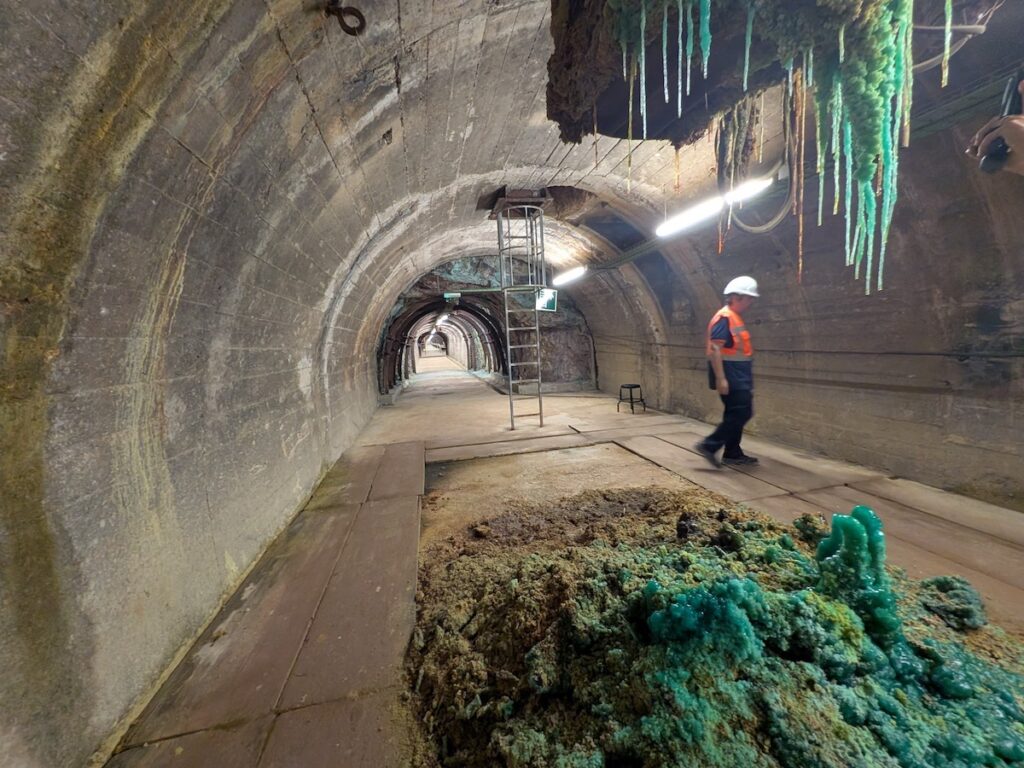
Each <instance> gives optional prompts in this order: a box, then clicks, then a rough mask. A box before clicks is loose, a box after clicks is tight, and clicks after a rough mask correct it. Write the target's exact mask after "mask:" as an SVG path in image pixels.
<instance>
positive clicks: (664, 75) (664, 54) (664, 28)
mask: <svg viewBox="0 0 1024 768" xmlns="http://www.w3.org/2000/svg"><path fill="white" fill-rule="evenodd" d="M661 82H662V85H663V86H664V90H665V103H666V104H668V101H669V96H668V0H665V2H664V3H663V4H662V6H661Z"/></svg>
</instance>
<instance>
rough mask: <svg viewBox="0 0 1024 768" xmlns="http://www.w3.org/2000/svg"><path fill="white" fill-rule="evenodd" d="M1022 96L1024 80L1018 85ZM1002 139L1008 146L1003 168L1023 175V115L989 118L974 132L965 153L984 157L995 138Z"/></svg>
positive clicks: (1023, 94)
mask: <svg viewBox="0 0 1024 768" xmlns="http://www.w3.org/2000/svg"><path fill="white" fill-rule="evenodd" d="M1018 90H1020V92H1021V95H1022V96H1024V82H1022V83H1021V84H1020V86H1018ZM1000 138H1001V139H1002V140H1003V141H1005V142H1006V144H1007V146H1009V148H1010V154H1009V155H1007V158H1006V164H1005V165H1004V166H1003V170H1005V171H1010V172H1011V173H1019V174H1021V175H1024V115H1010V116H1008V117H996V118H993V119H992V120H989V121H988V122H987V123H986V124H985V127H984V128H982V129H981V130H980V131H978V132H977V133H976V134H974V138H973V139H971V143H970V145H969V146H968V147H967V154H968V155H971V156H972V157H984V156H985V155H987V154H988V152H989V150H990V149H992V145H993V144H994V143H995V142H996V139H1000Z"/></svg>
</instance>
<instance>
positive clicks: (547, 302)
mask: <svg viewBox="0 0 1024 768" xmlns="http://www.w3.org/2000/svg"><path fill="white" fill-rule="evenodd" d="M537 309H538V310H540V311H541V312H555V311H557V309H558V291H556V290H555V289H554V288H541V289H540V290H538V291H537Z"/></svg>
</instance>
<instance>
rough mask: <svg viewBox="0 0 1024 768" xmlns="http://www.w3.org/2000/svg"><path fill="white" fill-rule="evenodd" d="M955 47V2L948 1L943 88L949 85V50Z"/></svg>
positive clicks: (944, 37)
mask: <svg viewBox="0 0 1024 768" xmlns="http://www.w3.org/2000/svg"><path fill="white" fill-rule="evenodd" d="M952 46H953V0H946V29H945V34H944V35H943V48H942V87H943V88H945V87H946V86H947V85H948V84H949V50H950V48H951V47H952Z"/></svg>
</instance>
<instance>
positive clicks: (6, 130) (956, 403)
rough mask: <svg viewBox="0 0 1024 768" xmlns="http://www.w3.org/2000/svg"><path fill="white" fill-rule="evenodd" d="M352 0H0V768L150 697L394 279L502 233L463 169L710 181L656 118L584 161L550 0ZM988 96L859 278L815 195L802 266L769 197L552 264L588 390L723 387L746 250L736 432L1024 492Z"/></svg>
mask: <svg viewBox="0 0 1024 768" xmlns="http://www.w3.org/2000/svg"><path fill="white" fill-rule="evenodd" d="M363 11H364V13H365V15H366V17H367V19H368V26H367V31H366V33H365V34H364V35H363V36H362V37H360V38H358V39H354V38H351V37H348V36H345V35H344V34H343V33H342V32H341V31H340V30H339V28H338V26H337V25H336V24H331V23H329V20H325V19H324V17H323V16H322V15H320V14H318V13H314V12H310V9H309V7H308V4H303V3H299V2H294V1H292V0H270V1H268V2H265V3H254V2H241V1H239V2H232V1H231V0H217V1H216V2H196V1H192V2H187V1H186V2H180V3H174V4H167V3H160V2H155V0H143V1H141V2H132V3H129V2H123V1H121V0H114V1H113V2H106V3H102V4H95V3H85V2H57V0H40V2H36V3H32V4H26V3H20V2H14V0H3V16H4V20H5V31H4V34H5V44H4V46H3V48H2V50H0V56H2V61H0V80H2V82H3V93H4V98H3V107H2V112H0V116H2V122H0V141H2V143H3V146H2V147H0V155H2V166H0V176H2V180H3V190H4V192H3V196H2V201H0V231H2V233H3V234H2V241H3V248H2V256H0V358H2V361H3V363H2V364H3V386H2V388H0V499H2V507H3V508H2V513H0V561H2V568H3V589H2V594H3V598H2V601H0V622H2V627H3V633H2V638H0V669H2V670H3V671H2V673H0V734H2V740H3V744H4V750H5V754H6V756H7V759H9V760H12V761H13V762H14V764H16V765H19V766H26V767H27V768H39V767H42V766H45V767H47V768H49V766H71V765H81V764H83V763H84V762H86V760H87V759H88V757H89V755H90V754H91V753H92V752H93V751H94V750H97V749H99V750H102V749H103V748H104V745H105V743H106V742H105V740H106V739H107V738H108V737H109V735H110V734H112V733H114V732H116V729H117V728H118V727H119V724H120V723H122V722H123V721H124V719H125V718H126V717H129V716H130V715H131V713H132V711H133V708H134V707H136V706H137V705H138V703H139V702H140V701H143V700H144V699H145V697H146V696H147V694H148V692H149V691H151V690H152V686H153V685H154V683H155V682H156V681H157V680H158V679H159V677H160V676H161V674H162V673H163V672H164V670H165V669H166V668H167V666H168V664H169V663H171V662H172V660H173V659H174V658H175V654H176V653H178V651H179V650H180V649H181V648H182V647H183V646H185V645H186V644H187V643H189V641H190V639H191V638H193V637H194V636H195V634H196V632H197V631H198V629H199V628H200V627H202V626H203V624H204V622H205V621H207V620H208V618H209V617H210V616H211V615H212V614H213V612H214V611H215V610H216V608H217V606H218V605H219V604H220V602H221V601H222V599H223V597H224V596H225V595H226V594H227V593H229V592H230V590H231V589H232V588H233V587H234V585H236V584H237V583H238V581H239V580H240V578H241V576H242V574H243V573H244V572H245V570H246V568H247V567H248V566H249V565H250V564H251V563H252V562H253V561H254V559H255V558H256V557H257V556H258V555H259V553H260V552H261V551H262V550H263V548H264V547H265V546H266V544H267V543H268V542H269V541H270V540H271V539H272V538H273V537H274V536H275V534H276V533H277V532H278V531H280V530H281V529H282V527H283V526H284V525H285V523H286V521H287V520H288V519H289V518H290V517H291V516H292V515H293V514H294V512H295V511H296V510H297V509H298V508H300V507H301V505H302V504H303V502H304V500H305V499H306V498H307V496H308V494H309V492H310V490H311V489H312V488H313V487H314V485H315V483H316V482H317V480H318V479H319V477H320V476H321V475H322V473H323V472H324V471H325V468H327V467H329V466H330V465H331V464H332V463H333V462H334V461H335V459H336V458H337V457H338V456H339V454H340V453H341V452H342V451H344V450H345V449H346V448H347V447H348V446H349V445H350V444H351V442H352V441H353V439H354V437H355V436H356V435H357V434H358V432H359V430H360V429H361V428H362V427H363V426H364V425H365V424H366V423H367V421H368V420H369V419H370V417H371V415H372V414H373V412H374V409H375V408H376V407H377V402H378V395H379V390H380V387H381V380H382V379H381V375H382V374H381V369H380V367H379V366H378V364H377V355H376V351H377V349H378V343H379V341H380V339H381V337H382V334H383V333H385V328H386V327H387V324H388V319H389V313H390V312H391V310H392V308H393V307H394V306H395V303H396V301H397V300H398V298H399V297H400V295H401V294H402V292H403V291H405V290H406V289H407V288H408V286H410V285H412V284H413V283H414V282H415V281H416V280H417V279H418V278H419V277H420V276H422V275H425V274H427V273H429V272H431V270H433V269H435V267H437V266H439V265H441V264H444V263H446V262H450V261H451V260H452V259H454V258H457V257H465V256H467V255H468V256H481V255H484V254H486V253H487V252H488V251H489V250H490V249H492V248H493V242H494V238H495V234H494V227H493V223H492V222H488V221H486V219H485V218H484V216H485V214H484V213H481V211H480V210H478V205H477V201H478V199H479V198H480V197H481V196H483V195H489V194H491V193H492V192H493V191H494V190H496V189H498V188H499V187H501V186H503V185H508V186H510V187H514V188H539V187H545V186H553V185H559V186H561V187H567V188H576V189H578V190H583V191H585V192H586V193H587V195H589V196H590V199H591V200H592V203H593V205H595V206H603V207H602V208H600V210H602V211H604V212H605V214H606V215H614V216H615V217H618V218H619V219H620V220H622V221H624V222H627V223H628V224H629V225H630V226H632V227H634V228H635V229H637V230H638V231H640V232H642V233H646V234H649V233H650V232H651V231H652V230H653V227H654V226H655V225H656V224H657V223H658V222H659V221H660V219H661V217H662V216H663V213H664V211H665V210H666V208H673V207H676V206H678V205H680V204H681V203H680V199H681V198H685V199H686V200H692V199H697V198H699V197H700V196H701V195H703V194H707V193H708V192H709V191H710V190H711V188H712V186H713V184H712V182H710V181H709V179H710V178H711V174H710V169H711V168H712V165H713V158H712V154H713V153H712V149H711V146H710V143H709V142H707V141H698V142H697V143H695V144H693V145H690V146H687V147H684V148H683V149H682V151H681V167H682V169H683V170H682V175H681V179H680V184H679V188H680V189H681V190H683V191H682V192H681V193H680V194H679V196H677V195H676V193H675V192H674V188H675V185H674V183H673V182H674V179H673V172H672V168H673V164H674V163H673V159H674V151H673V149H672V147H671V146H670V145H667V144H664V143H662V142H644V143H643V144H641V145H639V146H638V147H636V148H635V150H634V153H633V159H632V171H631V174H632V180H631V182H629V183H627V164H626V161H625V156H626V149H625V147H624V146H623V143H622V142H620V141H618V140H615V139H605V138H602V139H600V140H599V141H598V142H597V147H596V149H597V156H598V161H597V165H596V167H595V161H594V147H592V146H589V145H581V146H575V147H574V146H565V145H562V144H561V143H560V141H559V139H558V131H557V128H556V127H555V126H553V124H552V123H550V122H549V121H548V120H547V119H546V116H545V104H544V95H543V93H544V88H543V83H544V71H545V65H546V61H547V57H548V55H549V53H550V49H551V42H550V37H549V33H548V23H549V18H548V13H549V7H548V4H547V3H546V2H538V1H536V0H523V1H522V2H516V3H508V4H505V3H503V4H476V5H473V6H465V7H463V6H459V7H458V8H457V7H456V4H453V3H448V2H437V3H434V4H432V5H431V4H412V5H408V4H404V3H403V4H402V8H401V14H400V15H399V13H398V7H397V5H396V4H395V3H393V2H385V1H382V2H379V3H378V2H374V3H371V4H369V5H365V6H364V7H363ZM399 19H400V21H399ZM1012 29H1013V26H1012V24H1011V25H1009V30H1010V32H1012ZM990 64H991V62H986V61H985V60H984V58H980V59H978V61H977V62H975V64H974V65H971V66H976V68H977V71H981V70H982V69H983V68H984V67H985V66H988V65H990ZM969 74H970V72H968V73H967V74H966V75H965V77H966V76H968V75H969ZM982 120H983V116H980V115H978V116H971V117H969V118H966V119H965V121H964V122H963V123H962V124H958V125H954V126H951V127H949V128H947V129H945V130H943V131H940V132H937V133H935V134H934V135H932V136H930V137H928V138H927V139H925V140H922V141H917V142H915V143H914V145H913V146H912V148H911V149H910V150H909V151H907V152H906V153H904V171H903V176H902V179H903V182H902V183H903V184H904V189H903V198H902V202H901V204H900V207H899V208H898V209H897V214H896V223H895V225H894V232H893V237H892V241H891V243H890V267H889V273H888V286H889V287H888V288H887V290H886V291H885V292H884V293H883V294H882V295H880V296H872V297H865V296H863V292H862V288H861V286H860V285H858V284H856V283H854V282H853V281H852V280H851V279H850V278H849V276H848V275H847V273H846V270H845V269H844V268H843V267H842V266H841V263H842V254H841V246H839V245H837V244H838V243H841V238H840V237H837V233H838V228H839V227H840V224H839V223H838V221H836V220H833V219H828V221H827V223H826V225H825V226H824V227H823V228H821V229H820V230H818V229H813V228H812V229H811V231H810V233H809V235H808V243H807V254H806V261H807V270H806V273H805V276H804V281H803V284H802V285H798V284H797V282H796V279H795V269H796V266H795V265H796V258H795V255H794V253H793V243H794V242H795V236H794V233H793V225H792V224H791V223H788V222H787V223H786V224H785V225H784V226H783V227H782V228H780V229H779V230H777V231H776V232H775V233H773V234H772V235H771V236H768V237H764V238H760V239H755V238H751V237H746V236H741V235H736V234H735V233H734V234H733V235H730V238H729V239H728V241H727V244H726V248H725V251H724V252H723V253H722V254H721V256H719V255H717V254H716V252H715V251H716V248H715V245H716V243H715V240H716V238H715V236H714V233H710V232H708V233H700V234H699V235H696V236H694V237H691V238H687V239H683V240H680V241H676V242H673V243H667V244H665V245H664V247H662V248H661V252H660V255H659V256H657V257H651V258H648V259H642V260H638V261H637V262H634V263H632V264H630V265H627V266H624V267H623V268H621V269H619V270H615V271H609V272H601V273H596V274H594V275H593V276H592V277H590V278H588V279H586V280H584V281H582V282H580V283H579V284H577V285H574V286H570V287H569V289H568V290H566V291H565V294H566V295H567V296H568V297H569V298H571V300H572V302H573V303H574V304H575V306H576V308H577V309H578V311H579V313H580V316H581V317H582V318H585V321H586V325H587V327H588V328H589V332H590V334H591V335H592V337H593V341H594V354H595V358H596V368H597V376H598V380H599V383H600V386H601V387H602V388H603V389H605V390H606V391H609V392H614V391H616V389H617V387H618V385H619V384H620V383H623V382H626V381H637V382H640V383H641V384H642V385H643V387H644V390H645V395H646V396H647V398H648V401H649V402H650V404H651V405H652V406H654V407H660V408H665V409H671V410H678V411H682V412H685V413H688V414H691V415H696V416H704V417H711V416H713V415H714V414H715V413H716V410H717V404H716V400H715V398H714V397H713V396H712V395H711V394H710V393H709V392H708V391H707V389H706V383H705V381H704V362H703V359H702V353H701V349H700V347H701V344H700V342H699V338H700V336H701V333H702V330H703V325H704V323H705V322H706V319H707V317H708V316H709V315H710V313H711V312H712V311H713V310H714V309H715V308H716V306H717V305H718V303H719V301H720V297H719V291H720V290H721V286H722V285H724V283H725V282H726V280H727V279H728V278H729V277H731V276H733V275H735V274H737V273H750V274H753V275H755V276H756V277H757V278H758V280H759V281H760V282H761V285H762V291H763V295H764V297H765V298H764V300H763V301H762V302H761V303H760V304H759V305H758V307H757V308H756V309H755V310H754V312H753V313H752V314H751V317H750V318H749V321H750V322H751V323H752V325H753V331H754V338H755V342H756V343H757V345H758V347H759V349H760V350H761V354H760V356H759V362H758V374H759V377H760V378H759V382H760V383H759V389H758V396H757V405H758V412H759V415H758V417H757V420H756V422H755V428H756V429H757V430H758V431H759V432H761V433H763V434H766V435H770V436H776V437H779V438H781V439H784V440H788V441H790V442H793V443H796V444H798V445H801V446H804V447H807V448H813V449H816V450H820V451H824V452H826V453H829V454H832V455H835V456H839V457H842V458H847V459H852V460H859V461H864V462H866V463H869V464H871V465H874V466H879V467H882V468H884V469H886V470H888V471H890V472H893V473H899V474H902V475H906V476H908V477H912V478H915V479H919V480H922V481H925V482H930V483H935V484H938V485H941V486H952V487H956V488H958V489H960V490H964V491H967V492H971V493H976V494H978V495H981V496H984V497H986V498H991V499H994V500H997V501H1002V502H1003V503H1013V504H1017V505H1018V506H1019V505H1020V498H1021V496H1020V494H1021V472H1020V469H1021V464H1022V457H1021V454H1022V448H1021V437H1020V435H1021V432H1022V430H1021V418H1022V406H1021V403H1022V399H1024V397H1022V395H1024V392H1022V386H1024V385H1022V382H1024V376H1022V373H1024V371H1022V362H1021V359H1022V357H1021V355H1022V353H1024V341H1022V339H1024V304H1022V302H1021V299H1020V297H1021V295H1024V264H1022V261H1021V253H1022V247H1021V244H1022V243H1024V218H1022V217H1021V216H1020V215H1019V200H1020V199H1021V194H1022V186H1021V184H1022V182H1021V180H1020V179H1013V178H1009V179H1007V178H993V179H988V178H984V179H983V178H980V177H979V176H977V175H976V173H975V171H974V168H973V167H972V166H971V165H970V164H969V163H968V162H967V161H966V159H963V158H962V153H961V152H959V151H957V150H958V147H960V146H962V144H963V142H964V140H965V138H966V137H967V136H968V135H969V134H970V133H971V132H972V131H973V130H974V129H976V128H977V126H978V125H979V124H980V122H981V121H982ZM808 197H810V198H812V199H813V197H814V195H808ZM582 216H583V214H581V213H580V212H579V211H574V210H571V209H569V210H565V211H561V212H556V213H554V214H552V216H551V218H550V221H549V232H548V245H549V258H550V259H551V261H552V263H553V264H554V266H555V267H556V268H558V267H563V266H566V265H570V264H573V263H576V262H579V261H582V260H586V259H588V258H591V257H596V256H597V255H602V256H603V257H607V258H612V257H614V255H615V254H616V253H617V250H616V246H615V243H614V242H610V241H609V240H608V239H606V238H604V237H603V236H601V235H600V234H599V233H597V232H596V231H595V230H594V229H592V228H589V227H587V226H584V225H583V224H582V223H581V222H582V221H583V218H581V217H582ZM551 352H552V354H556V351H555V350H552V351H551ZM389 375H390V374H389Z"/></svg>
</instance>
